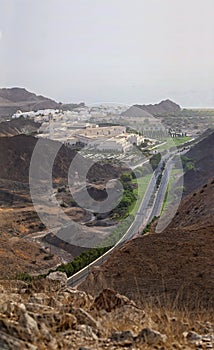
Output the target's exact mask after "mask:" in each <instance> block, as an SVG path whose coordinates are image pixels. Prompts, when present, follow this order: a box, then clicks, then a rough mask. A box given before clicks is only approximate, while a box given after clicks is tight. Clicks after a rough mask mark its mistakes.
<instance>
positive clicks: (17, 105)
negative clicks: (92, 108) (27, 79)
mask: <svg viewBox="0 0 214 350" xmlns="http://www.w3.org/2000/svg"><path fill="white" fill-rule="evenodd" d="M82 106H84V103H81V104H63V103H58V102H56V101H54V100H52V99H50V98H47V97H44V96H41V95H36V94H34V93H32V92H29V91H27V90H26V89H24V88H19V87H14V88H3V89H0V117H5V116H11V115H12V114H14V113H16V111H17V110H21V111H22V112H29V111H38V110H40V109H52V108H53V109H68V110H72V109H74V108H76V107H82Z"/></svg>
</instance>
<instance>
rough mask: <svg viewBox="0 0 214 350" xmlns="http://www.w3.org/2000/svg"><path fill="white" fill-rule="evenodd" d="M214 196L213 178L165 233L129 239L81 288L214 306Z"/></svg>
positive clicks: (185, 203) (184, 203)
mask: <svg viewBox="0 0 214 350" xmlns="http://www.w3.org/2000/svg"><path fill="white" fill-rule="evenodd" d="M213 200H214V182H213V181H210V182H209V184H208V185H206V186H204V187H203V188H201V189H200V190H199V191H198V192H197V193H196V194H195V193H193V194H190V195H189V196H188V197H187V198H186V199H184V200H183V201H182V203H181V205H180V207H179V210H178V213H177V215H176V217H175V219H174V220H173V222H172V223H171V225H170V226H169V227H168V228H167V229H166V230H165V231H164V232H162V233H159V234H156V233H150V234H147V235H145V236H142V237H138V238H136V239H133V240H131V241H129V242H127V243H126V244H125V245H124V246H123V247H122V248H121V249H118V250H117V251H115V253H113V254H112V256H111V257H110V258H109V259H108V261H107V262H105V263H104V264H103V265H102V266H101V267H97V268H94V269H93V270H92V272H91V273H90V274H89V276H88V278H87V279H86V280H85V281H84V282H83V283H82V284H81V285H80V286H79V288H80V289H84V290H87V291H88V292H90V293H92V294H93V295H96V294H97V293H99V291H100V290H102V288H105V287H107V286H108V287H111V288H113V289H115V290H117V291H119V292H120V293H123V294H125V295H126V296H128V297H131V298H133V299H134V300H139V299H140V300H141V301H143V300H144V298H147V297H154V298H157V299H159V300H162V301H164V300H168V299H173V300H174V299H176V298H178V299H179V300H180V302H182V303H183V304H185V302H186V303H189V302H190V303H191V304H192V305H194V304H196V303H202V304H203V305H206V306H208V305H209V304H212V305H214V299H213V290H214V265H213V246H214V209H213ZM194 306H195V305H194Z"/></svg>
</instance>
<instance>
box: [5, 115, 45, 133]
mask: <svg viewBox="0 0 214 350" xmlns="http://www.w3.org/2000/svg"><path fill="white" fill-rule="evenodd" d="M40 125H41V124H40V123H36V122H34V121H33V120H31V119H26V118H24V117H20V118H16V119H12V120H10V121H6V122H2V123H0V137H3V136H15V135H20V134H32V133H35V132H36V131H37V130H38V129H39V127H40Z"/></svg>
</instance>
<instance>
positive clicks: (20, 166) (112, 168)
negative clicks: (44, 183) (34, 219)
mask: <svg viewBox="0 0 214 350" xmlns="http://www.w3.org/2000/svg"><path fill="white" fill-rule="evenodd" d="M0 125H1V124H0ZM37 141H38V139H37V138H35V137H33V136H27V135H17V136H14V137H2V138H0V163H1V168H0V179H5V180H10V181H19V182H28V181H29V166H30V161H31V157H32V153H33V150H34V147H35V145H36V143H37ZM42 142H43V141H42ZM56 142H57V141H51V140H49V141H48V140H46V141H44V143H45V147H46V150H47V151H48V148H51V147H52V145H53V144H55V143H56ZM47 154H48V152H47ZM75 155H76V151H74V150H71V149H70V148H68V147H65V146H64V145H62V144H61V148H60V150H59V152H58V154H57V156H56V158H55V161H54V167H53V178H54V179H59V178H63V179H67V177H68V170H69V167H70V164H71V162H72V160H73V158H74V157H75ZM45 161H46V162H48V161H49V158H48V155H47V158H46V159H45ZM82 166H86V167H87V166H88V163H87V160H83V162H82ZM123 170H124V168H123V167H121V166H118V165H116V164H115V165H111V164H108V163H106V164H100V163H96V164H95V165H93V166H92V167H91V168H90V171H89V173H88V176H89V179H90V180H94V181H101V180H108V179H112V178H117V177H118V176H119V175H120V174H121V173H122V171H123ZM43 171H44V176H45V174H46V165H45V164H44V166H43Z"/></svg>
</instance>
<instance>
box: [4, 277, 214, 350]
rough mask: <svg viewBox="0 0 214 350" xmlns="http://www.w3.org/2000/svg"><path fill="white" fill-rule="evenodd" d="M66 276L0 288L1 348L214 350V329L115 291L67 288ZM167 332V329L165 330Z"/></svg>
mask: <svg viewBox="0 0 214 350" xmlns="http://www.w3.org/2000/svg"><path fill="white" fill-rule="evenodd" d="M66 281H67V279H66V276H65V275H64V274H63V273H52V274H51V275H49V278H46V279H45V280H37V281H34V282H32V283H31V284H29V285H27V284H26V283H24V282H18V281H13V283H12V281H1V283H0V348H1V349H2V350H3V349H11V350H23V349H30V350H45V349H50V350H57V349H65V350H66V349H69V350H72V349H73V350H74V349H75V350H77V349H78V350H83V349H84V350H86V349H87V350H96V349H109V350H110V349H111V350H117V349H123V348H131V349H135V350H138V349H139V350H140V349H162V350H163V349H169V348H172V347H173V348H174V349H186V350H187V349H197V348H198V346H200V349H208V348H210V349H211V348H212V346H213V342H214V336H213V325H212V323H211V322H209V321H207V320H205V319H204V318H203V317H200V318H197V317H196V318H194V324H195V327H194V331H193V329H192V320H191V319H190V318H188V316H185V317H184V316H182V317H181V314H179V313H178V312H176V311H175V310H174V311H172V313H171V312H170V311H167V310H166V309H165V310H164V311H163V310H162V311H160V310H159V311H158V310H157V309H156V310H153V311H152V310H151V308H149V307H148V308H147V309H145V310H143V308H142V307H141V306H139V305H136V304H135V303H134V302H133V301H131V300H129V299H128V298H127V297H124V296H122V295H120V294H118V293H117V292H115V291H114V290H110V289H105V290H103V291H101V293H100V294H99V295H98V296H97V297H92V296H91V295H89V294H88V293H86V292H83V291H78V290H75V289H73V288H71V287H68V286H67V285H66ZM166 326H167V327H166Z"/></svg>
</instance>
